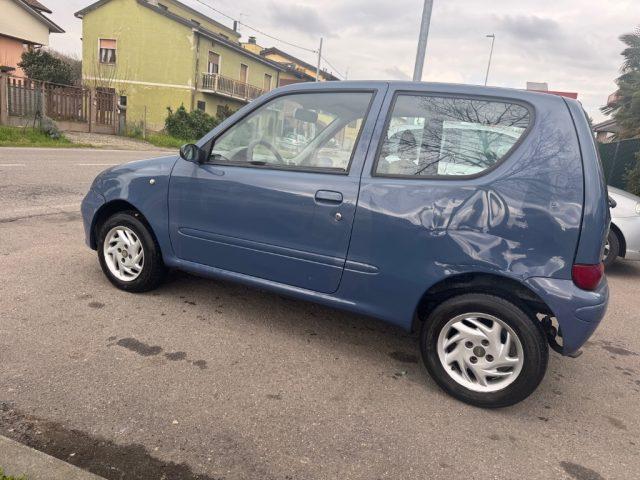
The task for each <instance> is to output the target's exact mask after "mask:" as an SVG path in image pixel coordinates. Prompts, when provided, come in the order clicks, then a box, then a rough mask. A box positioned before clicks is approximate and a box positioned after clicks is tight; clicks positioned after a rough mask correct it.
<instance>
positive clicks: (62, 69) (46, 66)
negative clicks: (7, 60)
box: [18, 50, 77, 85]
mask: <svg viewBox="0 0 640 480" xmlns="http://www.w3.org/2000/svg"><path fill="white" fill-rule="evenodd" d="M18 66H19V67H20V68H22V69H23V70H24V72H25V73H26V75H27V77H29V78H31V79H32V80H42V81H44V82H52V83H59V84H61V85H73V83H74V81H75V78H74V75H77V73H76V74H74V68H73V67H72V66H71V65H70V64H69V63H67V62H66V61H64V60H62V59H60V58H58V57H56V56H54V55H52V54H51V53H49V52H47V51H45V50H34V51H32V52H24V53H23V54H22V59H21V60H20V63H18ZM76 70H77V68H76Z"/></svg>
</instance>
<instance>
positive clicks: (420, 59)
mask: <svg viewBox="0 0 640 480" xmlns="http://www.w3.org/2000/svg"><path fill="white" fill-rule="evenodd" d="M432 9H433V0H424V6H423V7H422V21H421V22H420V34H419V35H418V50H417V52H416V63H415V65H414V67H413V81H414V82H419V81H420V80H422V67H423V66H424V57H425V55H426V53H427V38H428V37H429V23H431V10H432Z"/></svg>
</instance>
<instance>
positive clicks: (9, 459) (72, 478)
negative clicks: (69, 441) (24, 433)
mask: <svg viewBox="0 0 640 480" xmlns="http://www.w3.org/2000/svg"><path fill="white" fill-rule="evenodd" d="M0 467H2V468H3V469H4V473H5V475H13V476H16V477H17V476H20V475H24V476H25V477H26V478H27V480H105V479H104V478H103V477H99V476H97V475H94V474H93V473H89V472H87V471H85V470H82V469H80V468H78V467H75V466H73V465H71V464H69V463H66V462H63V461H62V460H58V459H57V458H54V457H51V456H49V455H47V454H46V453H42V452H39V451H38V450H34V449H33V448H31V447H27V446H26V445H23V444H21V443H18V442H15V441H13V440H11V439H9V438H7V437H3V436H1V435H0Z"/></svg>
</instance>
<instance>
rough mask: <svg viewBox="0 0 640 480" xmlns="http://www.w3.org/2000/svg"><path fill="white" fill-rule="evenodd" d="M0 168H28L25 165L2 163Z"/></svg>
mask: <svg viewBox="0 0 640 480" xmlns="http://www.w3.org/2000/svg"><path fill="white" fill-rule="evenodd" d="M0 167H26V165H25V164H24V163H0Z"/></svg>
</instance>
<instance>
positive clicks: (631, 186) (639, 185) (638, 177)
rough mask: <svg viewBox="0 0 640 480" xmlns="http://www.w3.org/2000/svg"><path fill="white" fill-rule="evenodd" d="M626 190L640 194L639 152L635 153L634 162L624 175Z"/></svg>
mask: <svg viewBox="0 0 640 480" xmlns="http://www.w3.org/2000/svg"><path fill="white" fill-rule="evenodd" d="M624 181H625V186H626V190H627V192H630V193H633V194H634V195H640V152H638V153H636V164H635V165H634V166H633V167H631V168H629V169H628V170H627V173H626V174H625V176H624Z"/></svg>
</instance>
